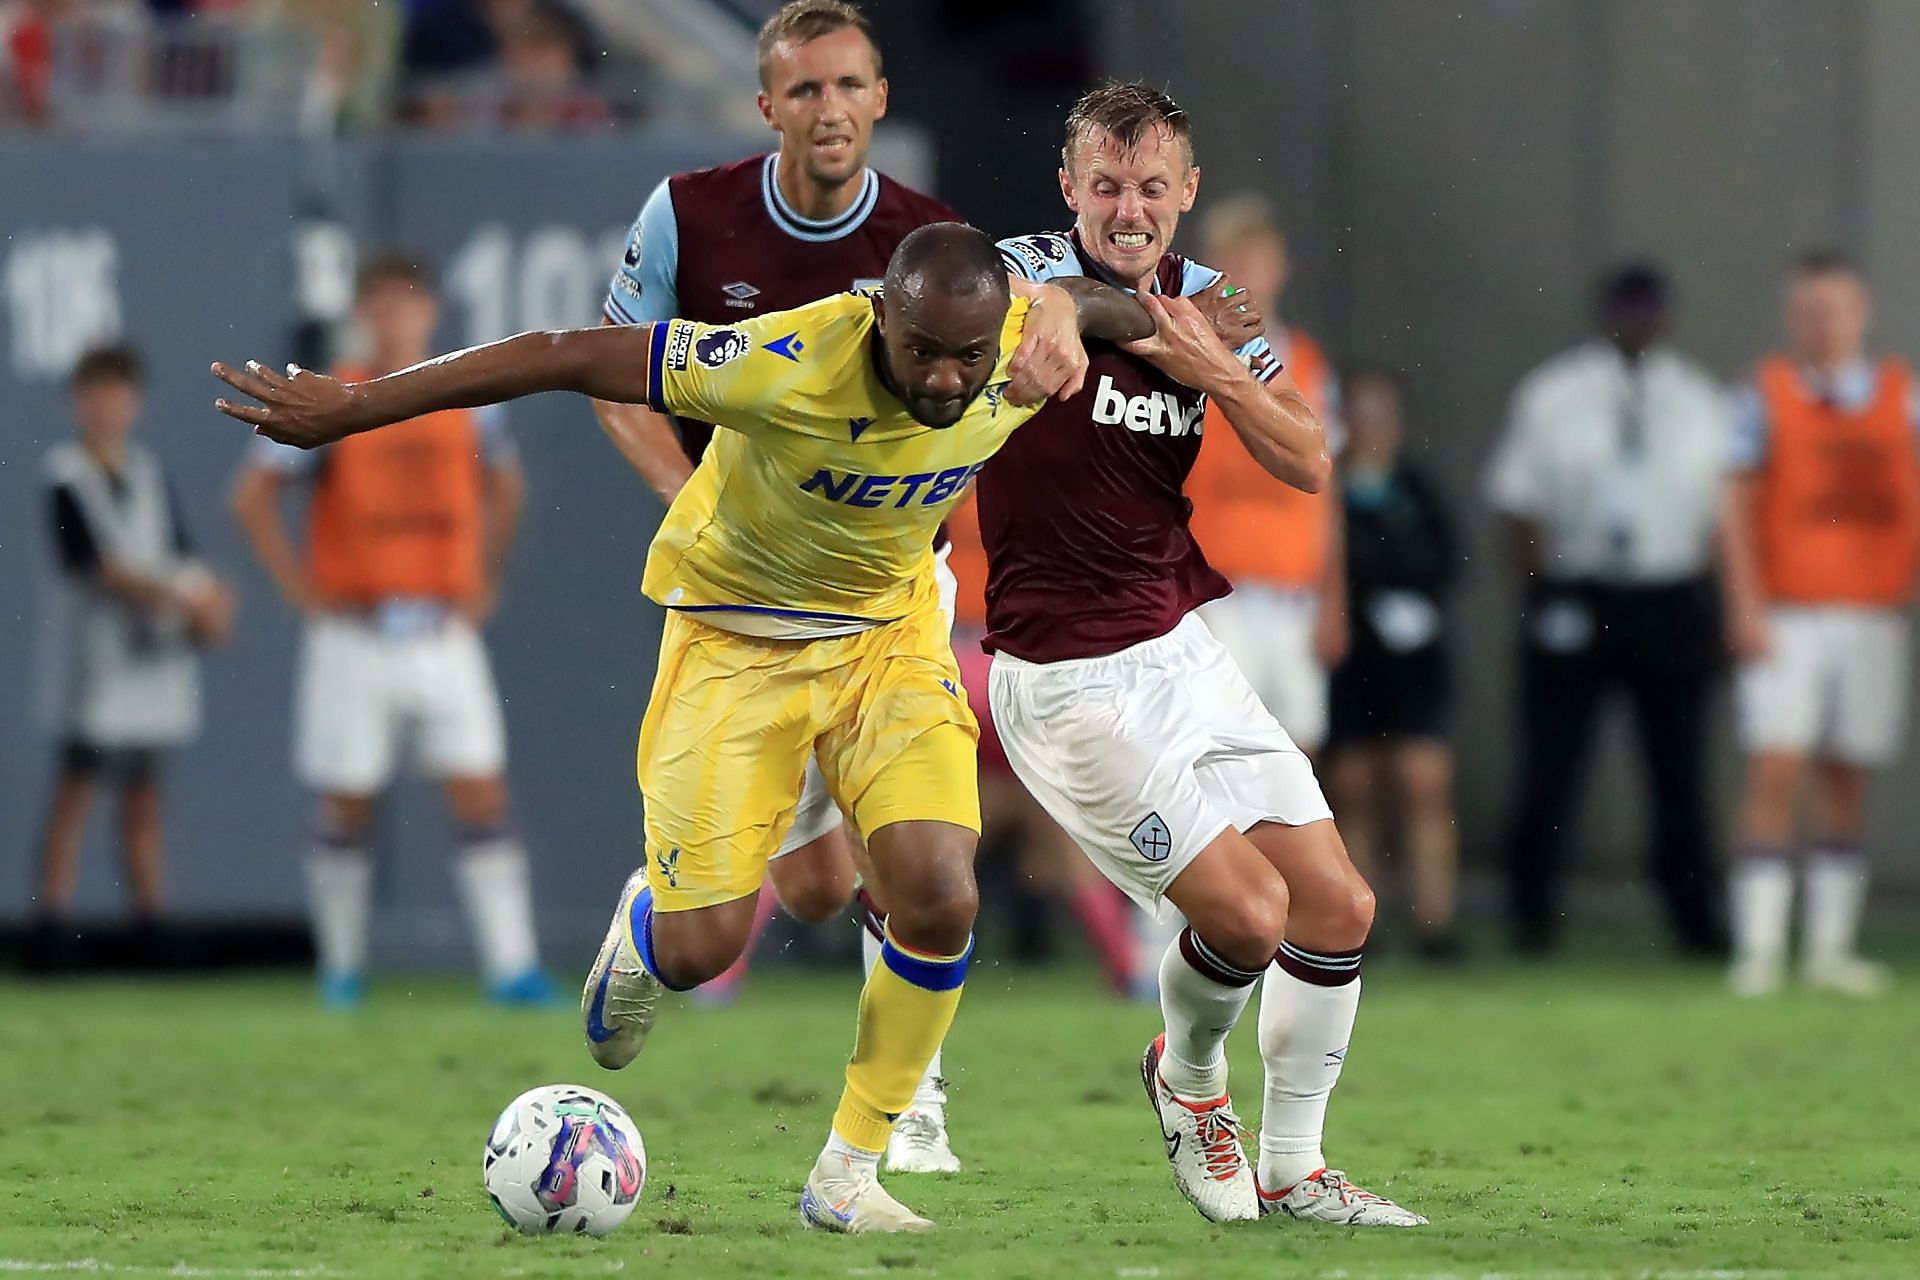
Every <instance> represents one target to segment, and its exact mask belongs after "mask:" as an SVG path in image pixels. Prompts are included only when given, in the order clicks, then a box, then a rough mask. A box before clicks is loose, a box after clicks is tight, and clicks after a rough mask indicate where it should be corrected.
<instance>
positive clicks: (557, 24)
mask: <svg viewBox="0 0 1920 1280" xmlns="http://www.w3.org/2000/svg"><path fill="white" fill-rule="evenodd" d="M583 38H584V33H583V30H582V28H581V26H580V22H579V19H577V18H575V17H574V16H573V15H572V14H570V13H569V12H567V11H566V10H564V9H560V8H557V7H554V6H549V5H541V6H535V7H534V8H533V9H531V10H529V11H528V13H527V14H526V16H525V17H524V18H523V19H521V20H520V21H519V22H518V23H515V24H514V25H513V26H511V27H509V28H507V29H506V31H505V32H504V33H503V35H502V37H501V42H500V75H501V81H502V84H501V102H500V122H501V123H502V124H504V125H506V126H507V127H509V128H513V129H525V130H535V131H548V132H551V131H554V130H560V129H582V128H592V127H595V126H598V125H604V124H606V123H607V122H608V121H609V120H610V119H611V114H610V112H609V111H608V108H607V103H606V100H605V99H604V98H602V97H601V96H600V94H599V93H598V92H596V91H595V90H594V89H593V88H592V87H591V86H589V85H588V84H587V83H586V82H585V80H584V77H583V70H582V60H581V45H582V40H583Z"/></svg>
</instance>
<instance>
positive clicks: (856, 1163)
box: [820, 1129, 880, 1173]
mask: <svg viewBox="0 0 1920 1280" xmlns="http://www.w3.org/2000/svg"><path fill="white" fill-rule="evenodd" d="M841 1160H845V1161H847V1162H848V1163H849V1164H851V1165H852V1166H853V1172H855V1173H858V1172H859V1171H860V1170H861V1169H878V1168H879V1167H880V1153H879V1152H878V1151H868V1150H867V1149H866V1148H865V1147H856V1146H854V1145H853V1144H852V1143H851V1142H848V1141H847V1140H846V1139H845V1138H843V1137H841V1136H840V1132H839V1130H837V1129H829V1130H827V1145H826V1147H825V1148H824V1149H823V1150H822V1151H821V1152H820V1162H827V1161H832V1162H834V1163H838V1162H839V1161H841Z"/></svg>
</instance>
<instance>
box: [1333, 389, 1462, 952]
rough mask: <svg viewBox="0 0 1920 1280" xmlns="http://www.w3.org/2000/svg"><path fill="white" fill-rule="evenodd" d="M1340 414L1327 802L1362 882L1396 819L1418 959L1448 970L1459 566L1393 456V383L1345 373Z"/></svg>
mask: <svg viewBox="0 0 1920 1280" xmlns="http://www.w3.org/2000/svg"><path fill="white" fill-rule="evenodd" d="M1344 404H1345V415H1346V425H1347V431H1348V442H1347V448H1346V451H1345V453H1344V454H1343V455H1342V458H1341V471H1340V487H1341V494H1342V499H1343V503H1344V506H1345V511H1346V535H1347V587H1348V599H1349V600H1350V601H1351V602H1352V603H1351V612H1352V620H1353V621H1352V626H1353V640H1352V648H1351V649H1350V650H1349V652H1348V655H1347V658H1346V661H1345V662H1343V663H1342V664H1341V665H1340V666H1339V667H1337V668H1335V670H1334V673H1333V681H1332V687H1331V690H1330V692H1329V708H1328V718H1329V723H1328V756H1329V764H1330V776H1329V787H1328V790H1329V792H1330V793H1331V798H1332V800H1333V806H1334V811H1335V812H1336V813H1338V814H1339V815H1340V830H1341V832H1342V833H1343V834H1344V835H1345V836H1346V840H1347V851H1348V852H1349V853H1350V854H1351V855H1352V856H1353V860H1354V863H1355V865H1356V866H1358V867H1359V868H1360V869H1361V871H1362V872H1363V873H1364V874H1365V875H1366V876H1367V878H1368V879H1369V880H1373V879H1374V878H1375V864H1376V862H1377V859H1378V856H1379V852H1380V851H1381V850H1382V849H1384V848H1385V847H1386V846H1387V845H1388V844H1389V843H1390V842H1391V832H1390V831H1389V830H1388V828H1387V820H1388V817H1389V815H1391V814H1394V813H1397V814H1399V815H1400V816H1401V817H1402V819H1403V820H1404V823H1405V831H1404V834H1403V836H1402V839H1401V842H1400V843H1401V847H1402V848H1404V850H1405V851H1406V853H1407V855H1408V858H1409V859H1410V861H1411V863H1412V866H1411V879H1412V889H1413V918H1414V927H1415V930H1416V932H1417V935H1418V945H1419V950H1420V952H1421V954H1422V955H1425V956H1427V957H1428V958H1430V959H1437V960H1451V959H1456V958H1458V957H1459V956H1460V954H1461V947H1460V942H1459V940H1458V938H1457V937H1456V936H1455V934H1454V932H1453V914H1454V883H1455V869H1456V866H1457V862H1458V845H1457V841H1456V837H1455V829H1454V823H1453V748H1452V747H1451V746H1450V745H1449V744H1448V742H1447V737H1446V729H1447V712H1448V706H1449V703H1450V700H1451V699H1450V695H1451V680H1450V678H1449V673H1448V664H1447V649H1446V597H1447V594H1448V592H1449V589H1450V588H1451V587H1452V585H1453V581H1454V578H1455V576H1456V570H1457V568H1458V566H1459V560H1460V553H1459V549H1458V544H1457V542H1456V540H1455V537H1454V533H1453V524H1452V521H1451V519H1450V518H1449V516H1448V513H1447V510H1446V507H1445V505H1444V504H1443V503H1442V502H1441V500H1440V496H1439V494H1438V493H1437V492H1436V491H1435V489H1434V488H1433V486H1432V484H1431V483H1430V482H1429V481H1428V480H1427V478H1426V476H1425V475H1424V474H1423V473H1422V472H1421V471H1420V469H1419V468H1418V467H1416V466H1414V465H1412V464H1410V463H1408V462H1407V461H1406V460H1405V459H1404V458H1403V457H1402V456H1401V453H1400V446H1401V442H1402V438H1403V435H1404V429H1403V427H1402V423H1401V414H1402V395H1401V388H1400V382H1399V379H1398V378H1397V377H1395V375H1393V374H1392V373H1389V372H1387V371H1386V370H1383V369H1373V370H1361V371H1356V372H1355V373H1354V374H1352V375H1351V376H1350V377H1349V378H1348V379H1347V381H1346V386H1345V397H1344Z"/></svg>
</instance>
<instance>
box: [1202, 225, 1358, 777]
mask: <svg viewBox="0 0 1920 1280" xmlns="http://www.w3.org/2000/svg"><path fill="white" fill-rule="evenodd" d="M1200 225H1201V242H1202V249H1201V254H1200V261H1202V262H1204V263H1206V264H1207V265H1208V266H1210V267H1215V268H1218V269H1219V270H1221V271H1224V272H1226V273H1227V276H1228V278H1229V279H1231V280H1232V281H1234V282H1235V283H1236V284H1238V285H1240V286H1241V287H1242V288H1244V289H1246V290H1248V291H1249V292H1250V293H1251V294H1252V296H1253V299H1254V301H1256V302H1257V303H1259V304H1260V306H1261V307H1262V308H1263V309H1264V310H1265V312H1266V316H1267V338H1268V340H1269V341H1270V342H1271V343H1272V344H1273V351H1274V356H1275V357H1276V358H1277V359H1278V360H1279V361H1280V363H1281V364H1282V365H1283V366H1284V367H1285V368H1286V370H1287V372H1288V373H1290V374H1292V375H1293V380H1294V382H1295V383H1296V384H1297V385H1298V386H1299V388H1300V391H1301V394H1303V395H1304V396H1306V398H1307V403H1309V404H1311V405H1312V406H1313V408H1314V411H1315V412H1316V413H1318V414H1319V415H1320V417H1321V420H1322V421H1323V422H1327V423H1328V424H1329V435H1330V436H1334V435H1337V433H1336V432H1335V431H1334V430H1333V429H1332V425H1331V424H1332V420H1333V416H1334V415H1335V414H1336V413H1337V412H1338V408H1339V388H1338V384H1337V382H1336V381H1335V379H1334V375H1333V369H1332V367H1331V366H1330V365H1329V364H1328V363H1327V358H1326V356H1325V354H1324V353H1322V351H1321V350H1320V346H1319V344H1318V343H1316V342H1314V340H1313V339H1312V338H1310V337H1308V336H1307V335H1306V334H1305V333H1304V332H1302V331H1301V330H1299V329H1296V328H1292V327H1290V326H1288V325H1286V324H1285V323H1284V322H1282V320H1281V319H1280V316H1281V305H1280V300H1281V294H1282V292H1283V291H1284V290H1285V288H1286V284H1287V273H1288V270H1289V267H1288V262H1287V242H1286V238H1285V236H1284V235H1283V234H1282V233H1281V231H1280V228H1279V227H1278V226H1277V225H1276V224H1275V222H1274V220H1273V215H1272V212H1271V210H1270V209H1269V208H1268V207H1267V204H1266V202H1265V201H1264V200H1262V199H1260V198H1259V197H1258V196H1241V197H1237V198H1235V199H1231V200H1226V201H1223V202H1221V203H1220V204H1218V205H1216V206H1214V208H1213V210H1212V211H1211V212H1210V213H1208V215H1207V216H1206V217H1205V218H1203V219H1202V220H1201V224H1200ZM1202 441H1203V443H1202V445H1201V448H1200V458H1199V461H1197V462H1196V463H1194V467H1193V473H1192V474H1191V475H1190V476H1188V477H1187V496H1188V497H1189V498H1190V499H1192V501H1193V533H1194V537H1195V538H1196V539H1198V541H1199V543H1200V545H1201V547H1202V549H1204V550H1205V551H1206V554H1207V560H1208V562H1209V563H1210V564H1212V565H1213V566H1214V567H1215V568H1216V569H1218V570H1220V572H1221V573H1223V574H1225V575H1226V576H1227V578H1228V579H1229V580H1230V581H1232V583H1233V594H1232V595H1230V596H1227V597H1225V598H1224V599H1220V600H1215V601H1214V602H1212V603H1211V604H1207V605H1202V606H1201V608H1200V615H1201V617H1203V618H1205V619H1206V622H1207V626H1208V627H1210V628H1211V629H1212V630H1213V633H1214V634H1215V635H1217V636H1219V637H1220V642H1221V643H1222V644H1224V645H1225V646H1226V647H1227V651H1228V652H1229V653H1231V654H1232V655H1233V659H1234V661H1235V662H1237V663H1238V664H1239V665H1240V669H1241V671H1243V672H1245V673H1246V677H1247V681H1248V683H1250V684H1251V685H1252V686H1253V688H1254V691H1255V692H1257V693H1258V694H1259V695H1260V700H1261V701H1262V702H1264V703H1266V705H1267V710H1269V711H1271V712H1272V713H1273V716H1274V718H1275V719H1276V720H1278V721H1279V722H1280V725H1281V727H1282V728H1284V729H1285V730H1286V731H1287V733H1288V734H1289V735H1290V736H1291V737H1292V738H1293V740H1294V741H1295V742H1296V743H1298V744H1299V746H1300V749H1301V750H1303V751H1305V752H1307V753H1308V754H1309V755H1312V754H1313V753H1314V752H1316V751H1318V750H1319V749H1320V746H1321V744H1322V743H1323V742H1324V741H1325V740H1326V735H1327V672H1328V671H1329V670H1330V669H1331V668H1332V667H1333V666H1334V665H1335V664H1336V663H1338V662H1339V661H1340V659H1341V658H1342V657H1343V656H1344V655H1345V652H1346V647H1347V602H1346V568H1345V557H1344V555H1343V554H1342V551H1341V534H1342V527H1343V526H1342V521H1341V516H1340V503H1339V499H1338V496H1337V495H1336V494H1335V493H1333V492H1325V493H1303V492H1301V491H1300V490H1298V489H1295V488H1293V487H1292V486H1290V485H1287V484H1283V483H1281V482H1280V481H1278V480H1276V479H1274V478H1273V477H1272V476H1270V475H1268V474H1267V473H1266V471H1264V470H1263V469H1262V468H1261V466H1260V464H1259V463H1257V462H1255V461H1254V460H1253V457H1252V455H1251V454H1249V453H1248V452H1247V447H1246V446H1245V445H1244V444H1242V443H1241V442H1240V437H1239V436H1238V435H1237V434H1236V433H1235V432H1234V430H1233V428H1232V427H1231V426H1230V425H1228V423H1227V420H1226V419H1225V418H1224V417H1222V416H1221V414H1220V412H1219V411H1218V410H1217V409H1211V408H1210V409H1209V410H1208V411H1207V418H1206V422H1205V434H1204V435H1203V437H1202Z"/></svg>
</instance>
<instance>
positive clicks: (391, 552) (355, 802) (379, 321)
mask: <svg viewBox="0 0 1920 1280" xmlns="http://www.w3.org/2000/svg"><path fill="white" fill-rule="evenodd" d="M439 314H440V311H439V303H438V301H437V300H436V299H435V297H434V295H433V292H432V283H431V279H430V277H429V275H428V274H427V272H426V270H425V269H424V268H423V267H421V266H420V265H419V264H418V263H416V262H414V261H412V260H411V259H408V258H406V257H404V256H386V257H380V258H375V259H374V260H373V261H371V262H368V263H367V264H366V265H365V266H363V267H362V268H361V272H360V283H359V289H358V296H357V298H356V303H355V318H356V320H357V321H358V323H359V327H360V330H361V334H362V336H363V337H364V339H365V341H366V344H367V352H366V358H365V360H364V362H363V363H362V364H361V365H360V367H358V368H355V369H350V370H346V371H343V374H342V376H344V377H346V378H347V379H348V380H349V381H356V380H360V379H364V378H369V377H378V376H380V375H383V374H387V373H391V372H393V371H394V370H396V369H402V368H405V367H407V366H408V365H411V364H416V363H418V362H419V361H421V360H423V359H425V358H426V357H427V355H428V354H429V350H430V349H429V346H428V344H429V341H430V340H431V338H432V336H433V331H434V328H435V325H436V324H437V323H438V320H439ZM496 412H497V411H496ZM303 480H304V481H307V482H310V483H311V486H312V500H311V502H310V504H309V507H308V516H307V523H308V537H307V544H306V555H305V558H304V560H303V559H302V558H301V557H300V556H299V555H297V554H296V552H295V551H294V548H293V544H292V542H291V541H290V540H289V539H288V537H287V532H286V528H285V526H284V525H283V524H282V523H281V517H280V509H279V504H280V500H281V498H282V497H283V496H284V494H285V491H286V490H287V489H288V488H289V487H290V486H291V485H292V484H294V483H298V482H300V481H303ZM523 492H524V482H523V479H522V476H521V472H520V465H519V459H518V456H517V454H516V452H515V450H514V448H513V443H512V440H511V438H510V437H509V436H508V435H507V434H506V430H505V427H504V424H503V422H502V421H501V419H499V418H498V417H490V416H486V415H482V414H479V413H475V412H471V411H468V410H449V411H446V412H443V413H433V414H428V415H426V416H424V417H421V418H417V419H414V420H412V421H411V422H408V423H406V424H404V425H403V426H401V427H399V428H398V429H396V430H393V431H382V432H378V433H374V434H370V435H364V436H355V437H354V438H353V439H350V440H343V441H341V442H340V443H339V444H336V445H333V446H331V447H329V448H327V449H324V450H320V451H316V452H302V451H300V450H298V449H292V448H286V447H283V446H280V445H276V444H273V443H271V442H270V441H265V440H262V441H260V442H259V447H258V448H257V449H256V451H255V452H254V454H253V455H252V456H251V457H250V458H249V459H248V462H247V465H246V467H245V468H244V469H243V470H242V472H241V474H240V479H239V482H238V484H237V485H236V487H235V490H234V497H233V507H234V514H235V516H236V518H237V519H238V521H239V523H240V526H241V529H242V531H243V532H244V533H245V534H246V536H247V539H248V541H249V542H250V543H251V544H252V547H253V550H254V554H255V555H257V556H258V557H259V560H260V563H261V565H262V567H264V568H265V569H266V571H267V573H268V575H269V576H270V577H271V578H272V579H273V581H274V583H275V585H276V586H278V587H279V588H280V591H281V594H282V595H284V596H285V597H286V600H287V603H288V604H290V605H291V606H293V607H294V608H295V609H297V610H299V611H300V613H301V614H302V615H303V616H304V617H305V618H306V621H307V635H306V645H305V650H304V653H303V656H302V659H301V671H300V682H299V694H298V700H297V701H298V705H297V707H296V709H295V719H296V725H297V727H296V739H297V740H296V744H295V755H296V767H297V769H298V770H299V773H300V775H301V780H302V781H303V782H305V783H306V784H307V785H308V786H310V787H312V788H313V789H314V790H315V791H316V792H318V793H319V794H320V796H321V829H320V832H319V835H318V839H317V840H316V842H315V847H314V849H313V851H312V852H311V854H310V855H309V857H308V859H307V883H308V891H309V897H310V901H311V906H312V910H313V919H314V935H315V942H316V944H317V949H318V951H319V957H320V969H321V971H320V980H321V998H322V1000H323V1002H324V1003H326V1004H328V1005H330V1006H333V1007H347V1006H352V1005H355V1004H357V1003H359V1000H360V998H361V994H362V984H363V971H364V968H365V964H366V951H367V927H368V920H369V916H370V913H371V900H372V889H373V863H372V848H371V846H372V837H373V824H374V816H375V809H376V806H377V804H378V802H379V798H380V795H381V793H382V792H384V791H385V790H386V788H387V785H388V784H389V783H390V782H391V781H392V779H393V777H394V774H395V772H396V771H397V769H398V768H399V766H400V764H401V762H402V757H403V755H404V754H406V753H407V752H409V751H417V754H418V755H419V757H420V761H421V763H422V764H423V765H424V766H425V767H426V769H427V770H429V771H430V772H431V773H432V774H433V776H435V777H437V778H438V779H439V780H440V781H441V783H442V786H443V788H444V790H445V793H446V796H447V802H448V807H449V808H451V809H452V811H453V816H454V821H455V823H456V824H457V828H458V845H459V857H458V861H457V882H458V885H459V889H460V893H461V897H462V898H463V900H464V905H465V907H466V910H467V915H468V918H469V921H470V924H471V928H472V932H473V936H474V942H475V946H476V949H477V950H478V952H479V958H480V967H481V970H482V972H483V974H484V975H485V979H486V982H487V989H488V993H489V995H490V996H491V998H493V999H494V1000H496V1001H500V1002H503V1003H510V1004H522V1003H544V1002H545V1001H547V1000H549V999H550V998H551V996H552V988H551V986H550V984H549V983H548V981H547V979H546V977H545V976H544V975H543V974H542V973H541V972H540V970H539V967H538V944H537V940H536V938H535V935H534V927H533V902H532V892H531V889H530V887H529V884H528V871H527V854H526V849H525V848H524V847H523V846H522V844H521V843H520V840H519V837H518V836H517V835H516V834H515V833H514V831H513V829H512V828H511V826H509V824H508V797H507V784H506V773H505V769H506V729H505V725H504V723H503V717H502V713H501V707H500V695H499V692H498V691H497V689H496V688H495V686H494V683H493V671H492V667H491V664H490V663H489V661H488V659H487V651H486V645H485V642H484V641H483V640H482V638H481V636H480V630H479V628H480V626H481V625H482V624H483V623H484V622H485V621H486V619H487V617H488V615H489V614H490V613H491V612H492V610H493V607H494V603H495V601H496V599H497V598H498V592H499V587H500V574H501V571H502V569H503V568H504V565H505V561H506V555H507V549H508V547H509V546H510V545H511V543H512V540H513V534H514V530H515V528H516V527H517V525H518V523H519V515H520V506H521V501H522V494H523Z"/></svg>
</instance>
